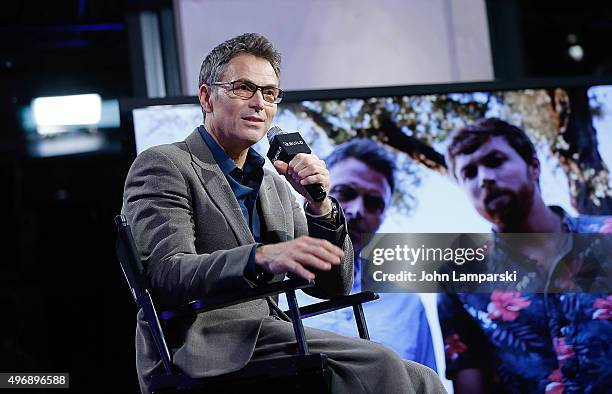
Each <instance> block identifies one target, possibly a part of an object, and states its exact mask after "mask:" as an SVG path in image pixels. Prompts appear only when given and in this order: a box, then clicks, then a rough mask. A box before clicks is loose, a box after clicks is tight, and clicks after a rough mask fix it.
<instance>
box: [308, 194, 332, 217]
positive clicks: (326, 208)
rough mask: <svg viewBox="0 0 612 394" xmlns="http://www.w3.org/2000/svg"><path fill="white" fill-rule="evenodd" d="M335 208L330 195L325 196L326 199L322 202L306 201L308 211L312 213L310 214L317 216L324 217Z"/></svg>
mask: <svg viewBox="0 0 612 394" xmlns="http://www.w3.org/2000/svg"><path fill="white" fill-rule="evenodd" d="M333 208H334V204H333V202H332V200H331V199H330V198H329V197H325V199H324V200H323V201H321V202H310V201H307V202H306V208H305V211H306V213H308V214H310V216H312V217H315V218H322V217H325V216H329V215H330V214H331V213H332V210H333Z"/></svg>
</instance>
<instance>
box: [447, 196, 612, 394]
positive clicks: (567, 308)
mask: <svg viewBox="0 0 612 394" xmlns="http://www.w3.org/2000/svg"><path fill="white" fill-rule="evenodd" d="M554 209H555V210H556V211H559V209H558V208H556V207H554ZM559 213H560V214H561V215H562V216H563V218H564V223H565V225H566V228H567V229H568V230H569V231H570V232H574V233H602V234H612V217H609V216H579V217H575V218H572V217H569V216H568V215H567V214H565V213H564V212H562V211H561V212H559ZM611 253H612V250H611ZM438 315H439V319H440V326H441V328H442V336H443V338H444V348H445V357H446V376H447V378H449V379H453V378H454V377H455V376H456V375H457V373H458V372H460V371H461V370H464V369H468V368H479V369H481V370H483V371H485V373H487V375H488V376H491V377H492V382H491V385H492V386H491V387H489V388H490V390H491V392H493V393H545V394H561V393H612V365H611V364H612V295H610V294H609V293H584V292H583V293H579V292H561V293H521V292H516V291H514V292H513V291H501V290H497V291H494V292H493V293H458V294H440V295H439V298H438Z"/></svg>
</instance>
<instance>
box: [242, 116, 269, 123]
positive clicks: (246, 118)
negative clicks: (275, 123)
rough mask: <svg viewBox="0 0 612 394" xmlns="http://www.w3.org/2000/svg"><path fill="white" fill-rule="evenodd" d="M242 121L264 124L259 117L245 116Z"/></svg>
mask: <svg viewBox="0 0 612 394" xmlns="http://www.w3.org/2000/svg"><path fill="white" fill-rule="evenodd" d="M242 119H244V120H246V121H248V122H254V123H262V122H263V121H264V120H263V119H262V118H260V117H258V116H244V117H243V118H242Z"/></svg>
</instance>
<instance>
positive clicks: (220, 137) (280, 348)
mask: <svg viewBox="0 0 612 394" xmlns="http://www.w3.org/2000/svg"><path fill="white" fill-rule="evenodd" d="M279 73H280V54H279V53H278V52H276V50H275V49H274V48H273V46H272V44H271V43H270V42H269V41H268V40H267V39H266V38H265V37H263V36H261V35H258V34H244V35H241V36H238V37H235V38H233V39H231V40H228V41H226V42H224V43H222V44H220V45H219V46H217V47H216V48H215V49H213V50H212V51H211V53H210V54H209V55H208V56H207V57H206V59H205V60H204V62H203V63H202V68H201V70H200V88H199V99H200V103H201V105H202V110H203V112H204V117H205V118H204V125H203V126H200V127H199V128H197V129H196V130H194V132H193V133H191V134H190V135H189V136H188V137H187V138H186V140H185V141H183V142H178V143H175V144H170V145H162V146H157V147H153V148H151V149H149V150H146V151H145V152H143V153H141V154H140V155H139V156H138V157H137V158H136V160H135V161H134V163H133V165H132V167H131V169H130V171H129V174H128V176H127V180H126V185H125V192H124V200H123V213H124V214H125V215H126V216H127V218H128V221H129V222H130V223H131V226H132V231H133V234H134V238H135V240H136V243H137V245H138V247H139V248H140V250H141V253H142V260H143V262H144V265H145V270H146V273H147V276H148V278H149V280H150V283H151V286H152V288H153V296H154V297H155V299H156V302H157V303H158V304H159V305H160V306H161V307H162V308H164V307H173V306H177V305H180V304H182V303H185V302H188V301H190V300H193V299H199V298H205V297H208V296H214V295H218V294H224V293H229V292H235V291H237V290H239V289H240V288H247V287H253V286H257V285H258V284H261V283H265V282H267V281H270V280H273V279H275V280H279V279H282V277H284V275H286V274H291V275H295V276H298V277H302V278H305V279H315V278H316V287H314V288H312V289H310V294H312V295H314V296H317V297H320V298H330V297H333V296H335V295H341V294H348V292H349V291H350V289H351V283H352V278H353V251H352V246H351V243H350V239H349V237H346V224H345V220H344V216H343V213H342V210H341V208H340V207H339V206H338V203H337V202H336V201H334V200H332V199H330V198H326V199H325V200H323V201H321V202H315V201H313V200H312V199H310V197H309V195H308V193H306V191H305V189H304V185H307V184H313V183H318V184H321V185H322V186H323V187H324V188H325V189H326V190H328V188H329V174H328V171H327V169H326V167H325V163H324V162H323V161H322V160H319V159H318V158H317V157H316V156H314V155H306V154H300V155H297V156H296V157H295V158H294V159H293V160H291V161H290V162H289V163H288V164H287V163H283V162H278V161H277V162H276V163H274V166H275V168H276V171H277V172H278V173H279V174H281V175H282V176H284V178H285V179H286V180H287V181H288V182H285V180H283V179H282V178H281V177H280V176H279V175H277V174H275V173H274V172H272V171H268V170H267V169H264V168H263V158H262V157H261V156H260V155H258V154H257V153H256V152H255V151H254V150H253V149H252V148H251V146H252V145H253V144H255V143H256V142H257V141H259V140H260V139H261V138H262V137H263V136H264V135H265V134H266V132H267V130H268V128H269V127H270V123H271V121H272V119H273V117H274V115H275V114H276V106H277V104H278V103H279V102H280V100H281V99H282V91H281V90H280V89H279V87H278V86H279ZM289 185H291V187H293V188H294V189H295V190H296V191H298V192H299V193H300V194H301V195H303V196H304V197H305V199H306V201H307V202H306V206H305V209H304V210H305V213H306V215H304V213H303V212H302V211H301V209H300V207H299V205H298V204H297V202H296V200H295V198H294V197H293V195H292V193H291V190H290V187H289ZM390 324H392V322H390ZM167 336H168V338H169V342H170V347H171V351H172V357H173V362H174V364H175V365H176V366H177V367H178V368H180V369H181V370H182V371H183V372H184V373H186V374H188V375H189V376H192V377H206V376H215V375H219V374H224V373H228V372H231V371H235V370H238V369H240V368H242V367H243V366H244V365H245V364H246V363H247V362H249V361H250V360H257V359H264V358H268V357H271V356H277V355H286V354H289V353H292V352H294V350H295V348H296V346H295V337H294V334H293V329H292V326H291V324H289V323H287V322H285V321H282V320H280V319H278V318H276V317H275V316H274V315H273V314H272V313H271V308H270V305H269V303H268V302H266V300H256V301H250V302H246V303H243V304H240V305H236V306H232V307H227V308H223V309H220V310H217V311H213V312H207V313H205V314H200V315H198V316H197V317H194V318H193V319H192V320H191V321H189V322H188V323H186V324H183V325H181V327H174V328H173V329H172V330H171V331H170V332H168V333H167ZM306 337H307V340H308V344H309V347H310V349H311V351H313V352H321V353H325V354H327V355H328V357H329V360H330V366H331V368H332V370H333V372H334V374H333V378H332V386H333V387H332V389H333V390H334V391H335V392H353V393H354V392H440V391H443V388H442V386H441V384H440V383H439V380H438V378H437V376H436V375H435V373H433V372H432V371H431V370H429V369H427V368H426V367H422V366H419V365H417V364H415V363H410V362H407V361H405V360H401V359H400V358H399V357H398V356H397V354H396V353H394V352H392V351H390V350H388V349H386V348H384V347H383V346H381V345H378V344H375V343H373V342H369V341H364V340H360V339H352V338H346V337H342V336H339V335H335V334H332V333H329V332H326V331H321V330H315V329H306ZM136 350H137V360H136V365H137V370H138V375H139V381H140V385H141V389H142V391H143V392H148V381H149V378H150V376H151V375H153V374H155V373H158V372H159V370H160V368H161V362H160V360H159V359H158V357H157V354H156V351H155V347H154V342H153V340H152V338H151V336H150V334H149V330H148V328H147V326H146V323H145V322H144V321H143V319H142V316H141V315H140V314H139V316H138V323H137V331H136Z"/></svg>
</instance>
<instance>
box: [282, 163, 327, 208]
mask: <svg viewBox="0 0 612 394" xmlns="http://www.w3.org/2000/svg"><path fill="white" fill-rule="evenodd" d="M274 168H276V171H277V172H278V173H279V174H281V175H284V176H285V178H286V179H287V181H289V183H290V184H291V186H292V187H293V188H294V189H295V190H296V191H297V192H298V193H300V194H301V195H302V196H304V198H305V199H306V201H308V208H309V210H310V213H312V214H314V215H321V214H325V213H327V212H329V211H330V210H331V208H332V206H331V200H330V199H329V198H326V199H324V200H323V201H320V202H315V201H313V200H312V198H311V197H310V195H309V194H308V192H307V191H306V189H305V188H304V186H305V185H311V184H316V183H318V184H320V185H321V186H323V189H325V191H326V192H329V171H328V170H327V167H326V166H325V162H324V161H323V160H321V159H319V158H318V157H317V156H315V155H313V154H306V153H298V154H297V155H295V157H294V158H293V159H291V161H290V162H289V163H288V164H287V163H285V162H282V161H280V160H277V161H275V162H274Z"/></svg>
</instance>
